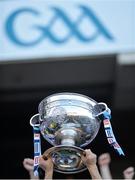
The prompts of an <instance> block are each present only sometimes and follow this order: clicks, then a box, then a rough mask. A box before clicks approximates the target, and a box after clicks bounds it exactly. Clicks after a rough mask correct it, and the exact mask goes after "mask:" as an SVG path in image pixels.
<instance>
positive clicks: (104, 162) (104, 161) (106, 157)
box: [98, 153, 112, 179]
mask: <svg viewBox="0 0 135 180" xmlns="http://www.w3.org/2000/svg"><path fill="white" fill-rule="evenodd" d="M110 162H111V157H110V154H109V153H104V154H101V155H100V156H99V158H98V165H99V168H100V172H101V176H102V178H103V179H112V175H111V172H110V168H109V164H110Z"/></svg>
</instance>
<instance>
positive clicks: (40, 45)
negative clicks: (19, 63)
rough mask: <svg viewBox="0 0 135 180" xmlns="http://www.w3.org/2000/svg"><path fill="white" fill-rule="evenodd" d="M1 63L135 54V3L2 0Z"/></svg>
mask: <svg viewBox="0 0 135 180" xmlns="http://www.w3.org/2000/svg"><path fill="white" fill-rule="evenodd" d="M0 12H2V13H1V16H0V39H1V40H0V60H1V61H6V60H19V59H34V58H48V57H67V56H69V57H70V56H82V55H96V54H109V53H121V52H128V51H135V0H125V1H121V0H117V1H114V0H109V1H107V0H102V1H100V0H68V1H67V0H38V1H37V0H28V1H26V0H19V1H18V0H13V1H12V0H6V1H4V0H3V1H0Z"/></svg>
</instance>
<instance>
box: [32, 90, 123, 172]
mask: <svg viewBox="0 0 135 180" xmlns="http://www.w3.org/2000/svg"><path fill="white" fill-rule="evenodd" d="M110 118H111V111H110V109H109V108H108V107H107V105H106V104H105V103H97V102H96V101H95V100H93V99H91V98H89V97H87V96H84V95H81V94H77V93H58V94H53V95H51V96H48V97H46V98H45V99H43V100H42V101H41V102H40V104H39V106H38V114H35V115H34V116H33V117H32V118H31V119H30V125H31V126H32V127H33V132H34V174H35V175H38V165H39V164H38V160H39V156H40V155H41V143H40V134H42V136H43V138H44V139H45V140H47V141H48V142H49V143H50V144H51V145H52V146H53V147H52V148H50V149H48V150H46V151H45V152H44V153H43V157H47V156H50V157H51V158H52V161H53V163H54V170H55V171H57V172H60V173H65V174H70V173H77V172H81V171H84V170H85V169H86V167H85V165H84V164H83V163H82V160H81V156H82V154H83V153H84V150H83V149H82V148H83V147H85V146H86V145H88V144H89V143H91V141H92V140H93V139H94V138H95V137H96V135H97V133H98V131H99V128H100V124H101V122H102V121H103V124H104V128H105V133H106V136H107V140H108V142H109V144H110V145H112V146H113V147H114V149H115V150H116V151H117V152H118V153H119V154H120V155H124V153H123V151H122V149H121V147H120V146H119V144H118V143H117V141H116V139H115V137H114V134H113V131H112V127H111V123H110Z"/></svg>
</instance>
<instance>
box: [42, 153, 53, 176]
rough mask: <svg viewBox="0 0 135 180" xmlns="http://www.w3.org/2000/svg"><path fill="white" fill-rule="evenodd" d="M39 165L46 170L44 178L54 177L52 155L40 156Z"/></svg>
mask: <svg viewBox="0 0 135 180" xmlns="http://www.w3.org/2000/svg"><path fill="white" fill-rule="evenodd" d="M39 166H40V167H41V168H42V169H43V170H44V171H45V177H44V179H52V178H53V162H52V159H51V158H50V157H48V158H47V157H44V158H43V157H42V156H41V157H40V158H39Z"/></svg>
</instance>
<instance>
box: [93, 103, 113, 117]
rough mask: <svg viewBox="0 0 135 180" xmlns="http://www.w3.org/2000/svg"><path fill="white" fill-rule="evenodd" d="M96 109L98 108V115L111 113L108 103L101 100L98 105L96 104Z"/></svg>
mask: <svg viewBox="0 0 135 180" xmlns="http://www.w3.org/2000/svg"><path fill="white" fill-rule="evenodd" d="M94 108H95V109H97V114H96V117H100V116H101V115H102V114H104V112H108V113H109V114H111V110H110V109H109V108H108V106H107V104H105V103H103V102H100V103H98V104H97V105H95V106H94Z"/></svg>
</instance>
